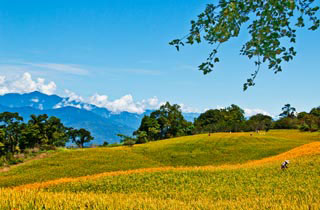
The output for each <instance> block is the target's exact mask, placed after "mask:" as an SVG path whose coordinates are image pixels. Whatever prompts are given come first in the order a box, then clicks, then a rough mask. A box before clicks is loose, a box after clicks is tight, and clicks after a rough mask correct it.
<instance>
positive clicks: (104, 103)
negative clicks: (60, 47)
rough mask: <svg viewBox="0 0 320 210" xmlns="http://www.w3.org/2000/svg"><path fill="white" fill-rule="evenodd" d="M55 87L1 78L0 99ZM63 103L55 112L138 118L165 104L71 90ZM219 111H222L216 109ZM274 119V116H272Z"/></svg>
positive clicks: (23, 77)
mask: <svg viewBox="0 0 320 210" xmlns="http://www.w3.org/2000/svg"><path fill="white" fill-rule="evenodd" d="M60 67H61V66H60ZM56 90H57V85H56V84H55V83H54V82H53V81H49V82H46V81H45V79H43V78H36V79H33V78H32V76H31V74H30V73H29V72H25V73H23V74H22V75H21V76H19V77H16V78H15V79H7V78H6V77H5V76H1V75H0V95H4V94H7V93H29V92H33V91H39V92H42V93H44V94H47V95H52V94H54V93H56ZM64 97H65V98H64V100H63V101H61V102H60V103H58V104H57V105H56V106H55V107H54V108H61V107H66V106H73V107H76V108H81V109H86V110H91V109H92V105H95V106H97V107H100V108H107V109H108V110H110V111H111V112H113V113H120V112H123V111H127V112H131V113H138V114H141V113H143V112H145V111H146V110H148V109H149V110H154V109H158V108H159V107H160V106H161V105H163V104H164V103H165V102H164V101H160V100H159V99H158V98H157V97H156V96H154V97H151V98H148V99H143V100H141V101H135V100H134V98H133V96H132V95H131V94H127V95H124V96H122V97H120V98H118V99H115V100H110V99H109V97H108V95H103V94H102V95H100V94H98V93H95V94H93V95H92V96H90V97H88V98H84V97H82V96H80V95H78V94H76V93H74V92H72V91H70V90H64ZM179 105H180V107H181V110H182V112H185V113H192V112H194V113H201V112H204V111H206V110H208V109H205V110H200V109H197V108H193V107H189V106H187V105H185V104H179ZM217 108H218V109H220V108H224V107H221V106H217ZM244 111H245V116H247V117H249V116H252V115H255V114H258V113H261V114H265V115H269V116H272V115H271V114H270V113H268V112H267V111H264V110H262V109H249V108H245V109H244ZM272 117H273V116H272Z"/></svg>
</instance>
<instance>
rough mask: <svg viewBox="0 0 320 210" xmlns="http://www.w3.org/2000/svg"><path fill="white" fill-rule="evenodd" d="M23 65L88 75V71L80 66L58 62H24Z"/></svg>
mask: <svg viewBox="0 0 320 210" xmlns="http://www.w3.org/2000/svg"><path fill="white" fill-rule="evenodd" d="M24 64H25V65H29V66H33V67H38V68H45V69H49V70H54V71H60V72H64V73H68V74H75V75H88V74H89V72H88V71H87V70H86V69H83V68H80V67H78V66H76V65H68V64H60V63H24Z"/></svg>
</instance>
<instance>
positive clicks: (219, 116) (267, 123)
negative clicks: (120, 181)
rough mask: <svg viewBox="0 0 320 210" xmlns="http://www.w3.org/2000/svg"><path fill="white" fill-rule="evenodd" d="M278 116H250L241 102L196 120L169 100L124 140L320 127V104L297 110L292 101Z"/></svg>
mask: <svg viewBox="0 0 320 210" xmlns="http://www.w3.org/2000/svg"><path fill="white" fill-rule="evenodd" d="M279 116H280V118H279V119H278V120H276V121H275V120H273V119H272V117H270V116H268V115H264V114H256V115H253V116H251V117H250V118H249V119H246V118H245V116H244V110H242V109H241V108H240V107H239V106H237V105H234V104H233V105H231V106H230V107H227V108H224V109H210V110H208V111H206V112H204V113H202V114H201V115H200V116H199V117H198V118H196V119H195V120H194V123H191V122H188V121H186V120H185V119H184V117H183V115H182V112H181V110H180V106H179V105H177V104H174V105H170V103H168V102H167V103H166V104H164V105H162V106H161V107H160V109H158V110H156V111H154V112H152V113H151V114H150V116H144V117H143V119H142V121H141V124H140V127H139V128H138V130H136V131H135V132H134V133H133V135H134V136H135V138H132V137H128V136H123V135H121V137H123V141H124V143H125V144H126V143H127V144H128V145H132V144H133V142H135V143H146V142H148V141H156V140H160V139H166V138H171V137H177V136H185V135H192V134H199V133H213V132H240V131H245V132H248V131H260V130H265V131H269V130H270V129H300V130H302V131H317V130H320V107H318V108H314V109H312V110H311V111H310V113H307V112H301V113H297V112H296V109H295V108H293V107H292V106H291V105H290V104H286V105H285V106H284V107H283V108H282V113H281V114H280V115H279Z"/></svg>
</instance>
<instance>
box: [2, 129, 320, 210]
mask: <svg viewBox="0 0 320 210" xmlns="http://www.w3.org/2000/svg"><path fill="white" fill-rule="evenodd" d="M319 140H320V134H319V133H301V132H299V131H286V130H283V131H271V132H269V133H267V134H265V133H260V134H253V135H252V136H251V135H250V133H234V134H229V133H228V134H227V133H221V134H211V136H208V135H197V136H190V137H182V138H176V139H169V140H164V141H159V142H153V143H149V144H145V145H136V146H134V147H132V148H130V147H118V148H96V149H85V150H71V151H69V150H67V151H62V152H58V153H56V154H53V155H51V156H50V157H48V158H45V159H41V160H36V161H33V162H29V163H28V164H24V165H21V166H18V167H16V168H12V169H11V170H10V171H8V172H5V173H1V174H0V183H1V186H2V187H6V188H2V189H1V190H0V209H12V208H17V209H86V208H92V209H106V208H109V209H217V208H221V209H281V208H282V209H295V208H296V209H319V208H320V201H319V198H320V189H319V186H320V142H319ZM285 159H290V161H291V163H290V167H289V169H287V170H285V171H281V170H280V164H281V162H282V161H283V160H285Z"/></svg>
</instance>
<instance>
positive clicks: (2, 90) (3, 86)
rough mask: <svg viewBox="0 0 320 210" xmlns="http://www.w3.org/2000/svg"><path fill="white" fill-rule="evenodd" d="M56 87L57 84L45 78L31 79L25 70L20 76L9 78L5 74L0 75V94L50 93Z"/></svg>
mask: <svg viewBox="0 0 320 210" xmlns="http://www.w3.org/2000/svg"><path fill="white" fill-rule="evenodd" d="M56 89H57V85H56V84H55V83H54V82H53V81H50V82H48V83H46V81H45V79H43V78H37V79H35V80H33V79H32V76H31V74H30V73H28V72H25V73H24V74H23V75H22V76H20V77H18V78H16V79H14V80H9V79H7V78H6V77H5V76H0V95H3V94H7V93H29V92H33V91H40V92H42V93H45V94H48V95H52V94H53V93H54V92H55V91H56Z"/></svg>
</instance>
